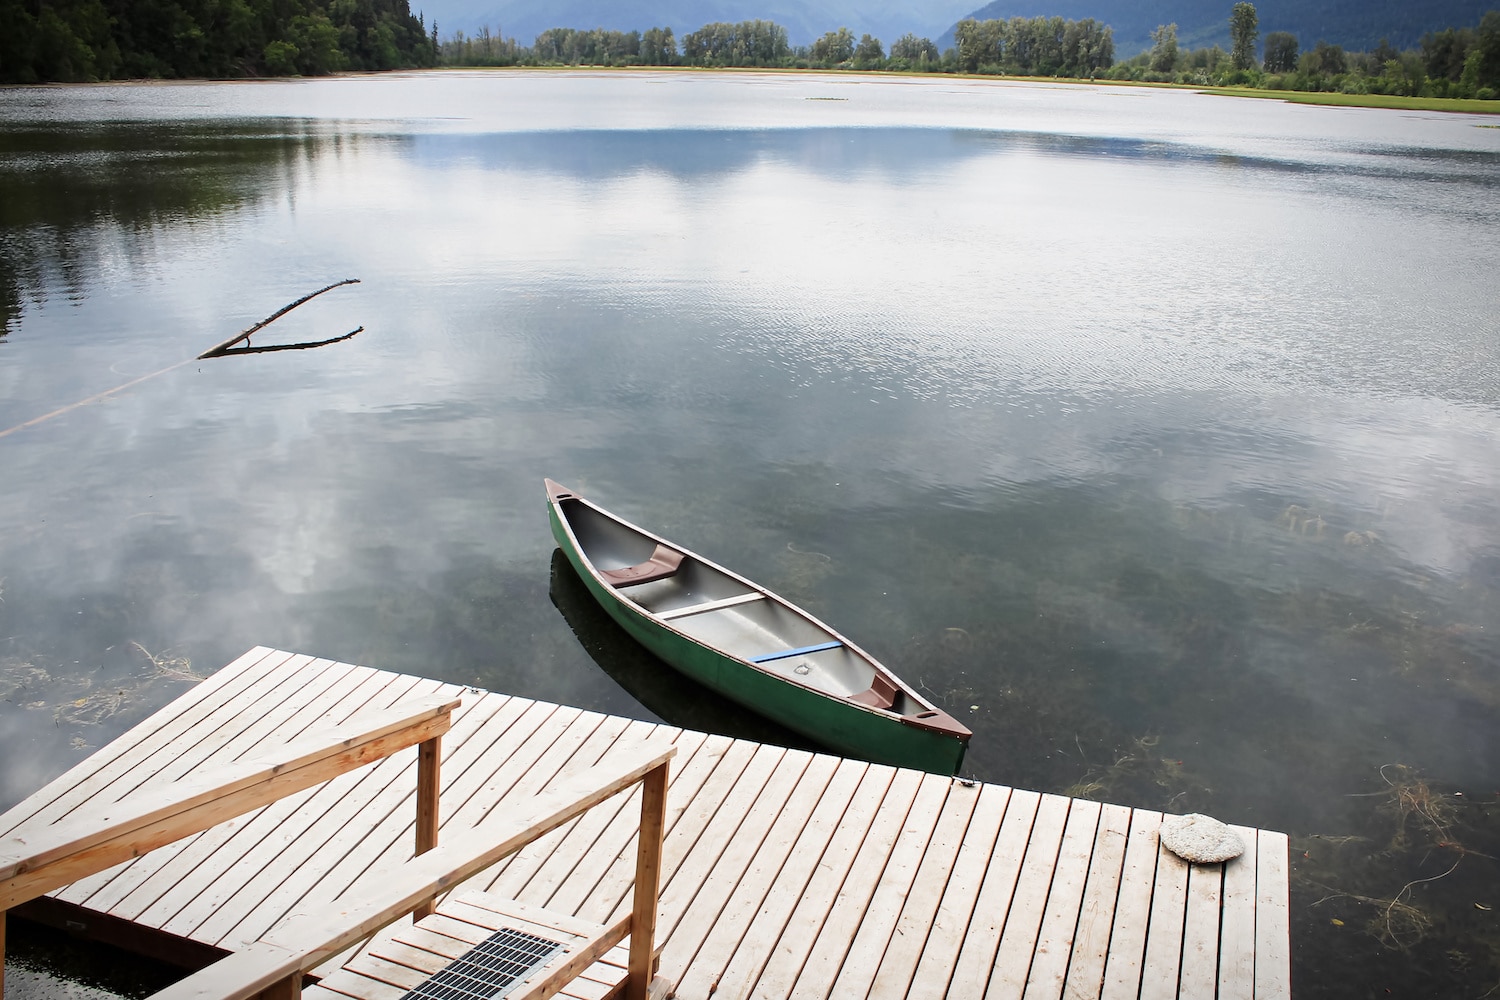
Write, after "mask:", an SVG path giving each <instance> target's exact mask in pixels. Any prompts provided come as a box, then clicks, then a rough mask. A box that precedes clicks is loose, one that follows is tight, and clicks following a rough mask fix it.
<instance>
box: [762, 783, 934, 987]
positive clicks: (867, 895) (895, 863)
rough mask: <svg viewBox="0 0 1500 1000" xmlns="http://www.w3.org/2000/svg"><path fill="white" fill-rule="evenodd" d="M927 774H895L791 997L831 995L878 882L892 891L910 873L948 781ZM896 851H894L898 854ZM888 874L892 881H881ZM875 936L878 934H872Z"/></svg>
mask: <svg viewBox="0 0 1500 1000" xmlns="http://www.w3.org/2000/svg"><path fill="white" fill-rule="evenodd" d="M928 777H929V776H928V775H925V774H924V775H920V776H915V775H912V774H911V773H910V772H902V773H899V774H897V775H896V780H895V781H893V782H892V783H891V790H890V791H889V792H887V793H886V797H885V801H884V802H882V803H881V804H880V812H879V813H878V814H877V815H876V817H875V822H874V823H872V824H871V825H870V829H869V832H868V833H867V834H866V835H865V840H864V843H863V844H861V845H860V846H859V853H858V854H857V855H856V856H855V858H854V865H853V867H851V868H850V870H849V873H848V875H846V876H845V877H844V883H843V885H841V886H840V887H839V891H838V893H837V895H835V896H834V897H833V905H832V906H830V907H828V908H827V910H826V913H825V915H824V917H823V926H822V927H821V928H819V930H818V935H817V938H816V939H815V940H814V943H813V948H812V951H811V952H810V953H809V954H808V956H807V961H806V962H805V963H803V966H802V971H801V973H800V974H799V975H798V976H797V981H796V984H795V985H794V986H793V987H792V994H793V995H794V996H831V995H832V990H833V987H834V985H835V983H836V982H837V979H838V975H839V973H840V972H841V971H842V970H843V968H844V964H845V960H846V958H847V957H848V955H849V952H850V949H851V948H852V947H853V946H854V942H855V940H856V938H857V937H858V934H859V931H860V928H861V926H863V925H864V918H865V913H866V912H867V910H868V908H869V906H870V902H871V900H872V899H873V898H874V896H875V895H876V893H877V892H878V891H879V890H880V888H881V886H882V885H883V884H885V885H889V886H891V887H892V890H893V891H894V890H895V889H896V888H898V887H899V884H900V881H901V879H902V878H903V877H905V878H909V874H908V873H909V872H910V871H913V870H915V867H916V866H915V861H914V860H913V858H912V855H913V853H914V850H915V848H914V847H913V845H912V841H913V840H914V839H915V837H916V836H918V835H919V834H911V835H909V834H908V831H909V830H911V831H916V830H920V828H921V826H922V825H923V824H924V823H925V824H927V827H928V830H929V831H930V830H931V824H932V823H933V822H934V820H935V817H936V816H937V813H938V810H939V809H941V808H942V804H943V799H944V798H945V797H946V796H947V794H948V782H947V780H944V779H940V780H939V781H937V782H932V781H929V780H927V779H928ZM898 848H899V850H898ZM887 872H890V874H891V879H890V881H889V882H887V881H886V875H887ZM872 933H878V931H875V932H872Z"/></svg>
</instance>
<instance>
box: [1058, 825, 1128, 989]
mask: <svg viewBox="0 0 1500 1000" xmlns="http://www.w3.org/2000/svg"><path fill="white" fill-rule="evenodd" d="M1129 835H1130V810H1129V809H1127V808H1125V807H1124V806H1116V805H1106V806H1104V807H1103V808H1102V809H1101V810H1100V813H1099V832H1098V834H1097V835H1096V836H1095V838H1094V856H1093V857H1092V858H1091V859H1090V861H1089V875H1088V882H1087V884H1086V885H1085V886H1084V890H1083V904H1082V907H1081V908H1080V912H1079V917H1078V931H1077V935H1076V937H1075V938H1074V941H1073V954H1072V956H1071V958H1070V959H1069V962H1068V979H1067V982H1066V983H1065V984H1064V990H1063V995H1064V996H1067V997H1096V996H1099V995H1100V993H1101V992H1102V991H1103V989H1104V963H1105V960H1106V958H1107V957H1108V955H1109V939H1110V932H1111V930H1112V929H1113V924H1114V915H1115V904H1116V903H1117V902H1118V900H1119V893H1120V876H1121V869H1122V867H1123V865H1124V863H1125V844H1126V840H1127V839H1128V837H1129Z"/></svg>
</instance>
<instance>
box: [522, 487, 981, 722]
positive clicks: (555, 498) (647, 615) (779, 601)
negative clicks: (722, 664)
mask: <svg viewBox="0 0 1500 1000" xmlns="http://www.w3.org/2000/svg"><path fill="white" fill-rule="evenodd" d="M546 483H547V500H548V503H549V504H550V506H551V507H552V508H553V510H554V511H555V513H556V515H557V517H556V520H557V523H558V524H559V525H560V526H561V527H562V530H563V531H564V532H565V533H566V535H567V540H568V547H569V548H571V549H572V550H573V552H574V553H575V554H576V555H577V556H578V559H577V562H578V563H579V564H581V565H582V566H583V567H584V569H585V570H586V571H587V572H588V573H589V575H590V576H591V577H593V579H594V582H595V583H596V584H597V585H598V586H599V588H600V589H601V590H603V591H604V592H605V593H607V594H609V595H610V596H611V597H612V598H613V599H614V600H615V601H616V602H618V603H619V604H620V605H621V606H623V607H626V608H628V609H629V610H630V611H631V612H632V613H634V614H636V615H639V616H640V617H641V618H643V619H645V620H646V621H647V622H648V623H649V624H650V625H651V626H652V627H653V628H658V629H662V630H664V631H667V632H671V633H672V634H673V635H674V636H676V637H678V638H679V639H681V640H682V641H685V642H690V643H692V644H693V645H695V646H698V647H700V648H702V649H704V650H707V651H708V652H709V653H711V654H714V655H716V656H719V657H722V658H723V659H725V660H727V661H729V662H731V663H733V664H735V665H736V666H738V667H740V668H742V669H745V670H753V671H756V672H757V673H759V674H762V675H764V676H765V677H767V678H769V679H771V680H773V681H776V682H778V683H781V684H785V685H787V686H789V687H793V688H796V689H797V690H800V691H803V692H806V693H807V694H811V695H817V696H818V697H820V698H824V699H827V700H828V701H830V702H835V703H837V704H840V705H843V706H846V707H848V708H853V709H858V710H859V711H861V712H865V713H868V714H870V715H873V716H876V717H878V718H881V719H884V720H887V721H889V722H898V723H900V724H902V725H904V726H909V727H911V728H913V729H918V730H922V731H925V732H931V733H933V734H935V735H941V736H947V737H951V738H953V739H955V740H958V741H959V742H961V743H964V744H967V742H968V739H969V737H970V736H971V735H972V733H971V732H970V730H969V729H968V728H967V727H966V726H964V725H963V724H962V723H960V722H958V720H956V719H954V718H953V717H952V716H950V715H949V714H948V713H947V712H944V711H943V710H942V709H940V708H938V707H937V706H936V705H934V704H932V702H931V701H929V700H928V699H926V698H924V697H922V696H921V695H920V694H918V693H917V691H916V690H915V689H913V688H912V687H911V686H910V685H909V684H907V683H906V682H905V681H903V680H902V679H901V678H900V677H898V676H896V674H894V673H893V672H891V671H890V670H889V669H888V668H887V667H886V666H885V665H884V664H882V663H881V662H880V661H879V660H877V659H876V658H875V657H873V656H871V655H870V654H869V653H868V652H866V651H865V650H864V649H862V648H861V647H860V646H858V645H857V644H855V643H854V642H852V641H850V640H849V639H848V637H846V636H844V635H843V634H842V633H840V632H838V631H836V630H835V629H833V628H830V627H829V626H828V625H827V624H826V623H824V622H822V621H820V620H819V619H818V618H816V617H815V616H813V615H812V614H811V613H809V612H808V611H806V610H804V609H803V608H800V607H798V606H797V605H795V604H793V603H792V602H791V601H788V600H787V599H786V598H784V597H781V596H780V595H778V594H776V593H773V592H772V591H770V590H767V589H766V588H765V587H763V586H761V585H760V584H758V583H755V582H754V581H752V580H749V579H747V578H745V577H744V576H741V575H740V574H738V573H736V572H734V571H733V570H730V569H728V568H726V567H724V566H720V565H719V564H718V563H716V562H714V561H713V560H711V559H706V558H704V557H703V556H701V555H699V554H698V553H696V552H693V551H692V550H690V549H686V548H684V547H682V546H681V545H678V544H677V543H675V542H672V541H669V540H667V539H665V538H663V537H662V536H660V535H657V534H656V533H655V532H651V531H648V530H646V529H645V528H642V527H640V526H639V525H636V524H633V523H631V522H630V521H627V520H626V519H625V518H622V517H620V516H619V515H617V514H613V513H611V512H609V511H607V510H605V509H604V508H602V507H600V506H599V505H598V504H595V503H593V502H592V501H590V500H588V499H587V498H585V497H582V496H579V495H578V494H577V493H575V492H573V491H572V490H569V489H566V488H565V487H563V486H562V485H560V484H559V483H556V482H554V481H553V480H551V479H548V480H546ZM565 502H571V503H577V504H580V505H582V506H584V507H587V508H588V509H589V510H591V511H593V512H594V513H595V514H597V515H599V516H601V517H604V518H606V519H608V520H610V521H613V522H615V523H616V524H619V525H621V526H623V527H625V528H627V529H629V530H630V531H634V532H636V533H638V534H640V535H641V536H642V537H643V538H648V539H651V540H652V541H654V542H655V543H656V544H657V545H659V546H665V547H666V548H668V549H671V550H675V551H678V552H681V553H682V554H683V555H684V556H686V557H687V558H690V559H693V560H695V561H697V562H699V563H701V564H703V565H704V566H707V567H709V568H710V569H713V570H715V571H717V572H719V573H723V574H724V575H725V576H727V577H729V578H730V579H732V580H734V581H735V582H736V583H739V584H740V585H742V586H744V587H745V588H747V590H749V591H751V592H752V593H753V594H755V595H759V596H760V597H761V598H762V599H764V600H767V601H769V602H772V603H774V604H776V605H778V606H780V607H781V608H783V609H785V610H786V611H788V612H789V613H791V614H793V615H796V616H799V617H801V618H803V619H805V620H807V621H808V622H810V623H811V624H812V625H814V626H816V627H817V628H819V629H822V630H823V631H824V632H826V633H827V634H828V635H829V636H830V637H832V638H833V639H835V640H837V641H838V643H840V644H841V645H842V646H843V647H844V648H845V649H847V650H848V651H849V652H850V653H852V654H853V655H854V656H856V657H858V658H859V659H861V660H862V661H864V662H865V663H867V664H869V666H870V667H871V668H872V669H873V670H874V671H875V675H876V676H877V677H881V678H884V679H885V680H886V681H888V682H889V683H890V684H892V685H894V686H895V687H896V688H897V689H898V690H900V691H901V692H903V693H904V694H906V696H907V697H909V698H910V699H911V700H912V701H913V702H914V703H915V704H917V705H919V706H921V708H922V710H921V711H920V712H915V713H912V714H910V715H903V714H901V713H900V712H895V711H892V710H890V709H885V708H880V707H877V706H873V705H866V704H863V703H861V702H860V701H858V700H856V698H855V697H854V695H852V694H851V695H843V696H841V695H837V694H832V693H830V692H828V691H824V690H821V689H819V688H816V687H813V686H812V685H810V684H805V683H802V682H800V681H798V680H797V679H796V678H795V677H788V676H786V675H785V674H781V673H776V672H773V671H771V670H768V669H766V668H765V667H763V666H762V665H761V664H759V663H755V662H751V661H750V660H748V659H746V658H744V657H741V656H738V655H736V654H734V653H731V652H729V651H727V650H724V649H721V648H719V647H717V646H713V645H710V644H709V643H706V642H704V641H703V640H701V639H698V638H696V637H695V636H693V635H691V634H689V633H687V632H685V631H683V630H682V629H681V628H678V627H677V626H676V625H674V624H673V622H674V620H675V618H677V617H688V615H681V614H678V615H675V616H673V615H672V614H671V612H672V611H676V612H679V613H680V612H682V611H684V610H690V609H683V608H677V609H671V611H668V612H666V613H665V614H666V615H668V617H663V615H662V614H658V613H656V612H654V611H652V610H650V609H649V608H647V607H645V606H644V605H642V604H640V603H639V602H638V601H636V600H634V599H633V598H632V597H631V596H630V594H629V593H628V590H629V588H630V586H631V584H625V585H624V586H617V585H616V584H615V583H613V582H611V579H610V578H609V577H607V576H606V575H605V573H604V572H603V571H601V570H600V569H599V568H598V567H597V566H595V565H594V562H593V560H592V559H591V558H589V555H588V553H587V551H585V549H584V547H583V545H582V544H581V543H580V542H579V539H578V536H577V534H576V532H575V531H574V527H573V523H572V522H571V521H570V520H569V518H568V515H567V511H566V508H565V506H564V503H565ZM745 596H747V597H748V595H745ZM707 603H709V604H719V603H720V602H717V601H714V602H707ZM704 610H705V611H712V610H717V609H714V608H707V607H706V608H704Z"/></svg>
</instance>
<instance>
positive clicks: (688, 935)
mask: <svg viewBox="0 0 1500 1000" xmlns="http://www.w3.org/2000/svg"><path fill="white" fill-rule="evenodd" d="M837 767H838V762H837V761H836V760H833V759H832V758H829V757H825V756H821V755H819V756H814V755H812V754H803V753H800V752H799V753H798V754H796V755H793V754H790V753H789V754H788V755H787V757H786V758H784V759H783V762H782V768H783V769H785V770H786V771H788V772H790V773H792V775H793V776H794V777H795V782H794V785H793V787H791V788H789V789H785V790H783V789H781V788H777V787H773V785H772V783H771V782H767V784H766V787H765V789H764V790H763V794H762V795H761V796H760V797H759V798H758V799H757V800H756V804H755V807H754V809H753V810H752V812H751V814H750V815H749V816H747V817H746V819H745V823H744V825H742V826H741V828H740V831H739V833H738V834H737V835H736V837H735V842H734V843H733V844H732V845H731V848H730V850H728V851H726V852H725V853H724V854H723V855H721V856H720V858H719V862H718V864H716V865H715V866H714V871H713V873H712V874H711V875H710V876H709V879H708V880H707V881H706V882H705V883H704V886H703V889H702V890H701V891H700V892H699V893H698V895H697V897H696V898H695V899H694V900H693V903H692V905H691V906H690V907H689V908H688V909H687V910H686V911H685V912H684V913H683V916H682V921H681V924H682V929H681V930H679V931H677V932H676V933H668V931H667V930H666V929H663V930H662V932H663V934H664V935H666V936H667V937H668V939H669V940H670V941H671V945H670V948H669V949H668V950H665V951H663V953H662V961H663V962H664V963H665V964H666V965H667V967H668V968H671V969H681V970H683V972H682V979H681V981H680V982H679V984H678V985H679V988H680V989H681V990H683V992H684V993H687V992H689V987H688V986H687V985H686V983H687V981H688V976H689V973H690V972H691V971H692V970H699V978H701V977H702V975H703V974H707V973H709V972H710V970H719V971H722V969H723V966H724V964H725V963H726V962H727V961H728V960H729V958H730V956H731V955H732V954H733V950H734V946H735V945H736V944H737V943H738V942H739V941H740V939H741V937H742V936H743V934H744V931H745V929H746V926H747V924H748V921H749V917H750V916H751V915H753V914H754V913H755V912H756V911H757V910H758V909H759V908H760V905H761V903H762V902H763V901H764V899H765V894H766V892H767V891H769V889H770V887H771V884H772V882H773V881H774V880H775V877H776V875H777V874H779V873H780V871H781V869H782V867H783V865H784V864H785V862H786V860H787V858H788V856H789V854H790V851H791V849H792V846H793V844H794V843H795V842H796V833H797V831H798V830H799V829H800V828H801V827H802V825H803V824H804V823H805V822H806V821H807V819H808V817H809V816H810V815H811V814H812V811H813V809H814V808H815V807H816V806H817V803H818V801H819V800H820V799H821V797H822V795H823V793H824V792H825V791H826V789H827V788H828V785H829V783H830V781H831V780H832V779H833V775H834V772H835V770H836V769H837ZM712 974H713V975H714V976H715V977H717V975H718V973H717V972H713V973H712Z"/></svg>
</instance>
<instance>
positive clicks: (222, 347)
mask: <svg viewBox="0 0 1500 1000" xmlns="http://www.w3.org/2000/svg"><path fill="white" fill-rule="evenodd" d="M357 284H359V279H358V278H345V279H344V280H343V281H335V282H334V283H333V284H331V285H327V286H325V287H323V288H320V289H318V290H317V291H316V292H311V293H309V294H307V295H304V296H302V298H300V299H298V300H297V301H295V302H289V303H287V304H286V305H284V306H282V307H281V308H280V309H278V310H276V311H275V312H273V313H272V314H271V315H269V316H267V317H266V318H265V319H263V320H261V321H260V322H259V323H256V324H255V325H254V326H252V327H249V328H248V329H246V330H244V331H243V332H241V333H237V334H235V335H234V336H233V337H230V338H229V339H228V340H226V341H224V342H223V343H222V344H215V345H214V346H213V347H210V348H209V349H208V350H206V351H204V352H203V353H202V354H200V355H198V357H197V358H196V359H194V360H197V361H202V360H204V359H205V358H217V357H221V356H222V355H224V354H225V353H227V352H228V351H229V349H230V348H231V347H233V346H234V345H235V344H238V343H239V342H240V341H242V340H249V339H250V336H251V334H253V333H255V332H256V331H258V330H262V329H264V328H265V327H268V326H270V325H271V324H272V323H274V322H276V321H277V320H278V319H280V318H281V317H283V316H285V315H286V314H287V313H289V312H291V311H292V310H293V309H295V308H297V307H298V306H300V305H302V304H303V303H304V302H309V301H311V300H312V299H315V298H317V297H318V296H319V295H322V294H323V293H324V292H331V291H333V290H334V289H335V288H339V287H341V286H343V285H357ZM360 329H364V328H363V327H361V328H360ZM358 332H359V330H356V331H354V333H358ZM352 336H354V334H353V333H351V334H349V337H352ZM349 337H339V338H336V339H335V340H328V341H324V342H323V343H327V344H334V343H337V342H338V341H339V340H347V339H349ZM302 346H306V347H320V346H322V345H321V344H306V345H302Z"/></svg>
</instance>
